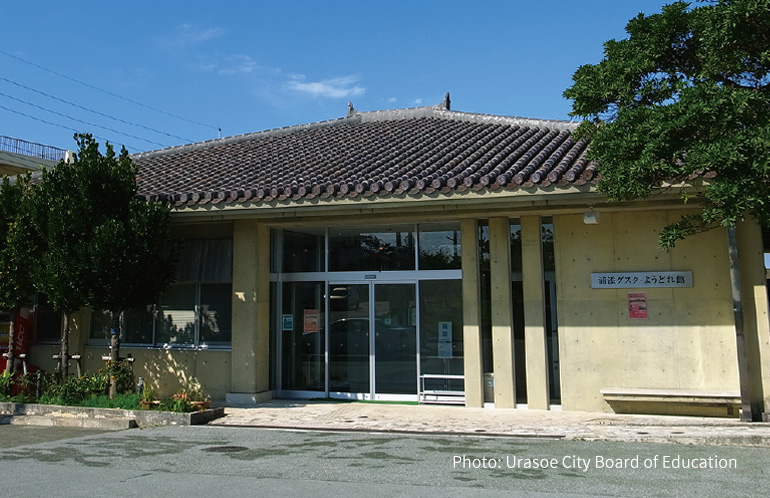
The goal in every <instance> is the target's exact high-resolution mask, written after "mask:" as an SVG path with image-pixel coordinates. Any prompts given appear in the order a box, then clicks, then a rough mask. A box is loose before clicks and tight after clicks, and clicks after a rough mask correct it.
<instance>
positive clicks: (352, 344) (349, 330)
mask: <svg viewBox="0 0 770 498" xmlns="http://www.w3.org/2000/svg"><path fill="white" fill-rule="evenodd" d="M369 379H370V377H369V284H346V285H337V284H332V285H329V391H331V392H344V393H368V392H370V390H371V389H370V385H369Z"/></svg>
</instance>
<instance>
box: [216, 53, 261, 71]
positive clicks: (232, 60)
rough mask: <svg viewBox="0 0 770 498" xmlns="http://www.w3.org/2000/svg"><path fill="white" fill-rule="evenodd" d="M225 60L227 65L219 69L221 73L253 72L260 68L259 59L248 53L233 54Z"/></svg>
mask: <svg viewBox="0 0 770 498" xmlns="http://www.w3.org/2000/svg"><path fill="white" fill-rule="evenodd" d="M225 62H226V65H224V66H223V67H220V68H219V69H218V70H219V72H220V73H221V74H237V73H242V74H251V73H253V72H254V70H255V69H258V68H259V66H258V65H257V61H255V60H254V59H252V58H251V57H250V56H248V55H232V56H230V57H228V58H227V59H226V60H225Z"/></svg>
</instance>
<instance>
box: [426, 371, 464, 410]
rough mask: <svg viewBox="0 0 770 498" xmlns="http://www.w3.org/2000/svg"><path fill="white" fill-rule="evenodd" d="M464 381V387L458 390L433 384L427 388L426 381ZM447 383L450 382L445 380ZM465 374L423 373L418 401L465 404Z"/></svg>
mask: <svg viewBox="0 0 770 498" xmlns="http://www.w3.org/2000/svg"><path fill="white" fill-rule="evenodd" d="M426 380H427V381H436V380H439V381H440V380H443V381H462V382H463V389H462V390H457V389H456V388H437V387H436V386H431V387H430V388H428V389H426V388H425V381H426ZM445 384H448V383H447V382H445ZM464 388H465V375H454V374H422V375H420V392H419V395H418V401H419V402H420V403H444V404H457V405H464V404H465V389H464Z"/></svg>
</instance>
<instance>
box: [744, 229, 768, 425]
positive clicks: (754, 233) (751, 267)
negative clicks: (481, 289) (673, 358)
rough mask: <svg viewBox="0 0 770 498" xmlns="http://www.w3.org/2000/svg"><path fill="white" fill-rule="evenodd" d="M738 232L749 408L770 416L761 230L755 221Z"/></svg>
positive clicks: (765, 290)
mask: <svg viewBox="0 0 770 498" xmlns="http://www.w3.org/2000/svg"><path fill="white" fill-rule="evenodd" d="M737 228H738V260H739V261H740V270H741V287H742V289H741V294H742V295H741V300H742V304H743V314H744V333H745V336H746V353H747V356H748V358H747V360H748V365H749V377H750V382H749V387H750V389H751V397H752V404H753V405H755V406H761V408H760V410H761V411H763V412H764V413H765V414H768V415H770V323H768V296H767V276H766V271H765V265H764V244H763V241H762V229H761V228H760V226H759V225H758V224H757V222H756V221H754V220H746V221H744V222H743V223H739V224H738V227H737ZM766 417H767V415H766Z"/></svg>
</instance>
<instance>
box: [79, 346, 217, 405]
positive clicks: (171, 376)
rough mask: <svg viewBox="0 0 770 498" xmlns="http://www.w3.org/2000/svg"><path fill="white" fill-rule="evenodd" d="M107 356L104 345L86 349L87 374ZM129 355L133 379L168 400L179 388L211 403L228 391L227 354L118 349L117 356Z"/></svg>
mask: <svg viewBox="0 0 770 498" xmlns="http://www.w3.org/2000/svg"><path fill="white" fill-rule="evenodd" d="M107 354H109V349H108V347H107V346H88V347H86V348H85V354H84V355H83V366H84V367H85V370H86V371H87V372H95V371H97V370H99V369H100V368H103V367H104V366H105V362H104V361H103V360H102V359H101V358H102V355H107ZM128 354H131V356H133V357H134V358H135V360H134V367H133V368H134V378H135V380H136V381H138V380H139V377H143V378H144V383H145V385H151V386H153V387H154V388H155V389H157V390H158V395H159V396H160V397H168V396H171V395H172V394H174V393H175V392H178V391H179V390H181V389H188V390H189V389H200V390H202V391H203V392H204V393H205V394H208V395H209V396H211V398H212V399H213V400H224V398H225V393H227V392H229V390H230V351H229V350H222V351H216V350H199V349H157V348H131V347H126V346H121V348H120V355H121V357H125V356H126V355H128Z"/></svg>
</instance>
